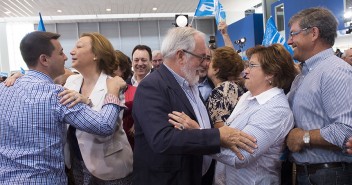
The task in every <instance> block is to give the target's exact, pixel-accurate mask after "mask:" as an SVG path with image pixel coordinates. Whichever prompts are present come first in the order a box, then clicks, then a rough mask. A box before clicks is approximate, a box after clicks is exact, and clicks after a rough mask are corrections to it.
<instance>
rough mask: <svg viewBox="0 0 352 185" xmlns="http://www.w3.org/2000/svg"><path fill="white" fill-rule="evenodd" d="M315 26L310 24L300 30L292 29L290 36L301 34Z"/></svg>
mask: <svg viewBox="0 0 352 185" xmlns="http://www.w3.org/2000/svg"><path fill="white" fill-rule="evenodd" d="M313 27H314V26H308V27H305V28H303V29H300V30H298V31H291V32H290V37H291V38H293V36H296V35H298V34H300V33H301V32H302V31H307V30H308V29H310V28H313Z"/></svg>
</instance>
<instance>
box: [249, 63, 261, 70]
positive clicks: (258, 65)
mask: <svg viewBox="0 0 352 185" xmlns="http://www.w3.org/2000/svg"><path fill="white" fill-rule="evenodd" d="M248 67H249V69H252V68H253V67H260V64H252V63H249V65H248Z"/></svg>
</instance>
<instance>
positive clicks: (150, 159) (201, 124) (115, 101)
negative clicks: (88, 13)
mask: <svg viewBox="0 0 352 185" xmlns="http://www.w3.org/2000/svg"><path fill="white" fill-rule="evenodd" d="M288 24H289V27H290V36H289V39H288V40H287V42H288V44H289V45H291V46H292V48H293V50H294V53H293V56H291V55H290V53H289V52H288V51H287V50H286V49H285V48H284V47H283V46H282V45H281V44H272V45H269V46H261V45H259V46H255V47H253V48H250V49H248V50H247V51H246V56H247V57H248V60H249V61H248V63H247V64H246V63H245V62H244V61H243V60H242V58H241V57H240V56H239V54H238V53H237V51H236V50H235V49H234V46H233V44H232V41H231V39H230V37H229V35H228V33H227V25H226V23H224V22H220V23H219V25H218V29H219V31H220V33H221V34H222V37H223V39H224V43H225V46H224V47H220V48H213V47H212V48H209V47H208V43H207V41H206V36H205V34H204V33H202V32H200V31H198V30H196V29H194V28H192V27H176V28H171V29H169V31H168V32H167V34H166V35H165V37H164V40H163V42H162V45H161V48H160V50H155V51H152V50H151V48H150V47H148V46H147V45H136V46H135V48H134V49H133V51H132V54H131V58H129V57H128V56H127V55H126V54H124V53H123V52H121V51H118V50H115V49H114V48H113V46H112V44H111V43H110V41H109V40H108V39H107V38H106V37H104V36H103V35H101V34H99V33H95V32H92V33H83V34H82V35H81V36H80V38H79V39H78V40H77V42H76V44H75V45H74V47H73V49H72V50H71V52H70V55H71V58H72V68H74V69H75V70H77V72H76V71H75V72H72V71H70V70H69V69H66V68H65V67H64V64H65V61H66V60H67V56H66V55H65V54H64V52H63V48H62V46H61V44H60V41H59V37H60V35H59V34H56V33H51V32H41V31H35V32H31V33H29V34H27V35H26V36H25V37H24V38H23V39H22V41H21V44H20V51H21V54H22V57H23V59H24V61H25V63H26V64H27V66H28V68H29V71H28V72H27V73H26V74H25V75H23V74H21V73H16V74H14V75H12V76H11V77H9V78H7V79H6V81H5V82H3V83H1V84H0V123H1V124H0V184H77V185H95V184H97V185H113V184H114V185H115V184H116V185H130V184H135V185H158V184H160V185H212V184H214V185H225V184H227V185H232V184H233V185H235V184H265V185H266V184H285V183H288V184H298V185H308V184H317V185H321V184H336V185H340V184H341V185H342V184H352V106H351V105H352V99H351V98H350V97H349V94H350V92H351V91H352V66H351V61H352V49H349V50H346V51H345V52H344V53H343V54H342V55H341V58H342V59H341V58H340V57H339V56H336V55H335V53H334V51H333V49H332V46H333V45H334V42H335V38H336V36H337V35H336V31H337V21H336V18H335V17H334V15H333V14H332V13H331V12H330V11H329V10H328V9H326V8H321V7H318V8H308V9H304V10H302V11H300V12H298V13H296V14H295V15H294V16H293V17H291V19H290V21H289V23H288ZM294 60H296V61H298V62H299V63H300V64H299V65H296V64H295V63H294ZM345 61H346V62H345ZM131 68H132V70H131ZM283 161H289V163H290V164H292V167H291V166H290V168H289V170H291V169H292V175H291V173H290V172H289V171H286V170H287V169H286V168H282V164H283ZM282 173H283V174H285V173H287V174H290V175H289V176H283V174H282ZM282 177H285V178H282Z"/></svg>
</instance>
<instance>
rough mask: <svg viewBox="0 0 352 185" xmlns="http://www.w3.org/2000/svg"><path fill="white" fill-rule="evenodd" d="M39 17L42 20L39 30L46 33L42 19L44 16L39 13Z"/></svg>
mask: <svg viewBox="0 0 352 185" xmlns="http://www.w3.org/2000/svg"><path fill="white" fill-rule="evenodd" d="M39 17H40V20H39V23H38V28H37V30H38V31H46V30H45V26H44V22H43V19H42V14H41V13H40V12H39Z"/></svg>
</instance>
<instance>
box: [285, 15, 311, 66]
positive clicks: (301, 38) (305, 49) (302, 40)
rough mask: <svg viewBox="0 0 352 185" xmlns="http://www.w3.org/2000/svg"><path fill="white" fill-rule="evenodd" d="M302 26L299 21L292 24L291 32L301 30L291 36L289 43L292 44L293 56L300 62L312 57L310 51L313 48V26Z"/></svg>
mask: <svg viewBox="0 0 352 185" xmlns="http://www.w3.org/2000/svg"><path fill="white" fill-rule="evenodd" d="M302 29H305V28H301V27H300V26H299V21H296V22H295V23H293V24H292V26H291V29H290V33H292V32H299V31H300V32H299V33H298V34H296V35H293V36H290V38H289V40H288V41H287V43H288V44H289V45H291V46H292V49H293V58H294V59H295V60H298V61H300V62H304V61H306V60H307V59H308V58H310V57H311V55H310V51H311V49H312V48H313V45H312V44H313V43H312V42H311V37H310V34H309V33H310V31H311V29H312V28H308V29H305V30H302Z"/></svg>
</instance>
